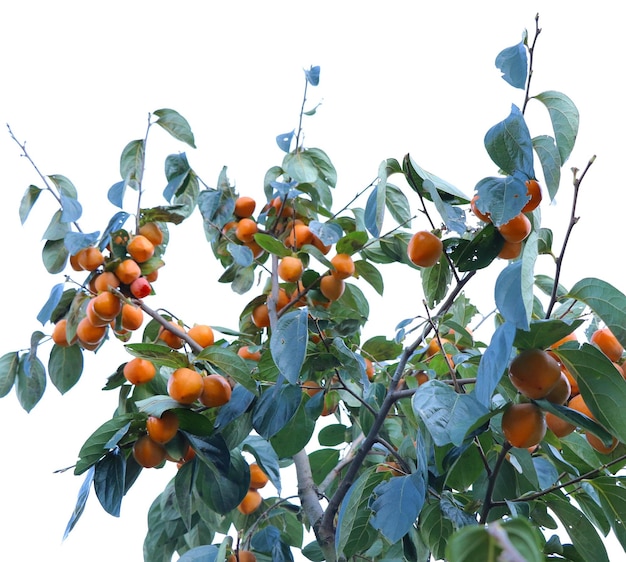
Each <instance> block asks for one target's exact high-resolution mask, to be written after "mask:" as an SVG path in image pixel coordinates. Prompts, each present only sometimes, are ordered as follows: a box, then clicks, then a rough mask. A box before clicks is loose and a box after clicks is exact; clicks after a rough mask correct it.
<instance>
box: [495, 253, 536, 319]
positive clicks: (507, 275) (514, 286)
mask: <svg viewBox="0 0 626 562" xmlns="http://www.w3.org/2000/svg"><path fill="white" fill-rule="evenodd" d="M523 273H524V272H523V268H522V262H520V261H517V262H514V263H511V264H509V265H508V266H507V267H506V268H504V269H503V270H502V271H501V272H500V275H498V279H497V280H496V287H495V299H496V306H497V307H498V310H499V311H500V313H501V314H502V316H504V318H505V320H506V321H507V322H509V323H511V324H513V325H514V326H515V327H516V328H517V329H519V330H528V328H529V321H530V316H531V313H532V293H530V294H529V295H527V292H525V291H523V281H524V279H523ZM531 285H532V283H531ZM527 296H528V297H529V298H530V301H531V302H528V300H529V298H527Z"/></svg>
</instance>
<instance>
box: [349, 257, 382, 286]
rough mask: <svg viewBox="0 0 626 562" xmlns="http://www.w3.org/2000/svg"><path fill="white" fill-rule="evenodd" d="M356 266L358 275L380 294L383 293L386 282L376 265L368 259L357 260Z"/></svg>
mask: <svg viewBox="0 0 626 562" xmlns="http://www.w3.org/2000/svg"><path fill="white" fill-rule="evenodd" d="M354 267H355V270H356V274H357V276H358V277H361V278H363V279H364V280H365V281H367V282H368V283H369V284H370V285H371V286H372V287H373V289H374V290H375V291H376V292H377V293H378V294H379V295H382V294H383V291H384V290H385V283H384V280H383V276H382V274H381V273H380V271H378V269H377V268H376V266H374V265H373V264H371V263H370V262H368V261H367V260H357V261H355V262H354Z"/></svg>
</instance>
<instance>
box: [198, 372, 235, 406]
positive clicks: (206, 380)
mask: <svg viewBox="0 0 626 562" xmlns="http://www.w3.org/2000/svg"><path fill="white" fill-rule="evenodd" d="M202 379H203V380H202V394H200V403H201V404H202V405H203V406H206V407H207V408H217V407H218V406H223V405H224V404H226V402H228V401H229V400H230V396H231V394H232V388H231V387H230V384H228V381H227V380H226V379H225V378H224V377H223V376H222V375H207V376H206V377H202Z"/></svg>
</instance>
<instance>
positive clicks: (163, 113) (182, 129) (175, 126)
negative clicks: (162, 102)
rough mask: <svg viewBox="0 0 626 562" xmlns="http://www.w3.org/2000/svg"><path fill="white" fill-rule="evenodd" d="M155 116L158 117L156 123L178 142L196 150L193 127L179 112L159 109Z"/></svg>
mask: <svg viewBox="0 0 626 562" xmlns="http://www.w3.org/2000/svg"><path fill="white" fill-rule="evenodd" d="M153 115H156V116H157V117H158V119H157V120H156V121H155V123H156V124H157V125H159V126H160V127H163V129H165V130H166V131H167V132H168V133H169V134H170V135H172V136H173V137H174V138H175V139H176V140H179V141H182V142H184V143H186V144H188V145H189V146H190V147H191V148H196V145H195V141H194V138H193V133H192V132H191V127H190V126H189V123H188V122H187V120H186V119H185V118H184V117H183V116H182V115H181V114H180V113H178V111H174V110H173V109H157V110H156V111H155V112H154V113H153Z"/></svg>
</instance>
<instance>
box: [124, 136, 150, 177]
mask: <svg viewBox="0 0 626 562" xmlns="http://www.w3.org/2000/svg"><path fill="white" fill-rule="evenodd" d="M144 159H145V146H144V141H143V140H141V139H140V140H133V141H130V142H129V143H128V144H127V145H126V146H125V147H124V150H122V155H121V156H120V175H121V176H122V178H123V179H124V180H125V181H126V183H127V184H128V185H130V186H131V187H132V188H133V189H137V187H138V182H140V181H141V177H142V174H143V164H144Z"/></svg>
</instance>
